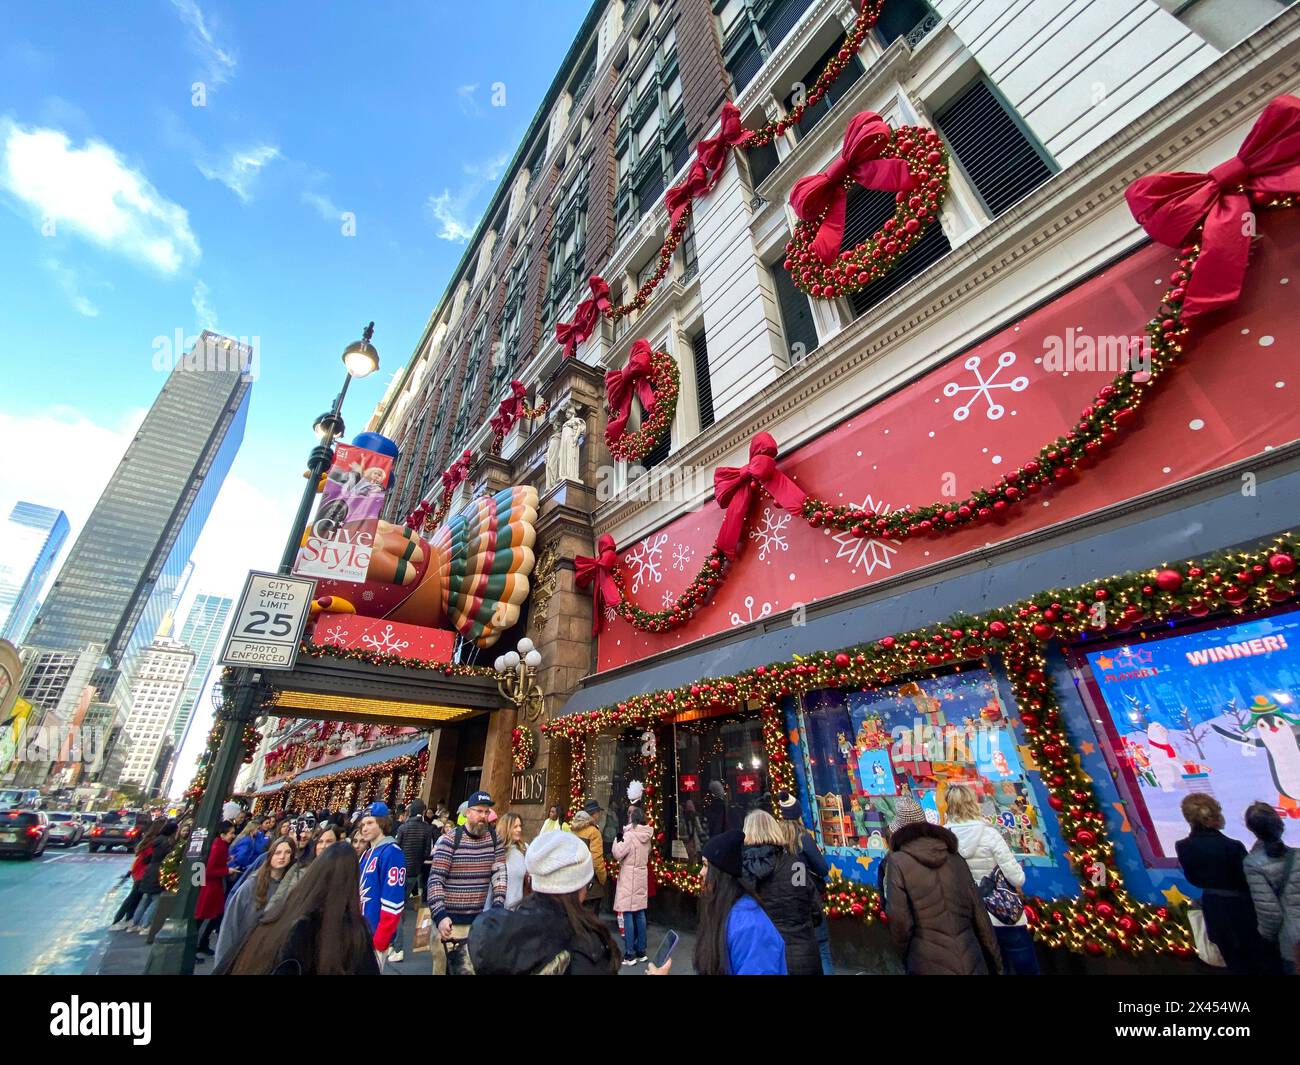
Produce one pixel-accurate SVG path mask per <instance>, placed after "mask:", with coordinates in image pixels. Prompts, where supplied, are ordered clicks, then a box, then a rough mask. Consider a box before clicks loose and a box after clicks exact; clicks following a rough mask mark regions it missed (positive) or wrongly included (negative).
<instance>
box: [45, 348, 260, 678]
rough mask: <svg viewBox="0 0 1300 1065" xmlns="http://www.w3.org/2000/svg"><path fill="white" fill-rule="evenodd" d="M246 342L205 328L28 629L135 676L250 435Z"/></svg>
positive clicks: (55, 645)
mask: <svg viewBox="0 0 1300 1065" xmlns="http://www.w3.org/2000/svg"><path fill="white" fill-rule="evenodd" d="M251 359H252V351H251V349H249V348H247V347H245V346H242V345H240V344H238V343H236V342H235V341H233V340H230V339H228V338H226V337H220V336H217V335H216V334H214V333H209V332H204V333H203V335H202V336H201V337H200V338H199V341H198V343H197V344H196V345H195V347H194V349H193V350H192V351H191V352H190V353H189V355H187V356H186V357H185V358H183V359H181V360H179V362H178V363H177V365H176V368H175V369H174V370H172V372H171V374H170V375H169V376H168V378H167V381H166V383H165V384H164V385H163V388H162V392H161V393H160V394H159V396H158V398H157V399H156V400H155V401H154V404H153V406H152V407H151V408H150V410H149V413H148V414H147V415H146V416H145V419H144V423H143V424H142V425H141V426H140V430H139V432H137V433H136V435H135V439H134V440H132V441H131V443H130V445H129V446H128V447H127V449H126V454H125V455H123V457H122V461H121V462H120V463H119V464H118V467H117V470H116V471H115V472H114V473H113V476H112V477H111V478H110V480H109V482H108V486H107V487H106V488H105V489H104V493H103V495H101V496H100V497H99V502H98V503H96V504H95V509H94V510H93V511H92V512H91V515H90V517H89V519H88V520H87V521H86V526H85V528H83V529H82V530H81V533H80V535H79V536H78V537H77V540H76V543H74V544H73V546H72V550H71V552H70V553H69V555H68V560H67V561H66V562H65V563H64V565H63V569H62V570H61V571H60V572H59V575H58V577H57V578H56V579H55V581H54V585H53V587H52V588H51V589H50V594H49V596H48V597H47V598H46V600H45V602H44V604H43V605H42V607H41V609H40V612H39V613H38V614H37V615H36V620H35V621H34V622H33V623H32V627H31V629H30V631H29V632H28V634H27V640H26V642H27V644H28V645H29V646H35V647H48V648H75V647H82V646H84V645H86V644H92V643H93V644H102V645H103V646H104V648H105V657H106V658H107V659H108V661H109V663H110V664H111V666H112V667H114V668H116V669H121V670H123V671H125V672H126V673H127V675H128V676H129V675H130V673H131V670H132V665H133V662H134V660H135V658H136V656H137V655H138V654H139V652H140V651H141V650H143V649H144V648H145V647H147V646H148V645H149V644H150V643H152V642H153V639H154V637H155V635H156V634H157V632H158V628H159V625H160V624H161V622H162V620H163V617H164V615H165V614H166V612H167V608H168V605H169V604H170V603H171V600H172V597H173V595H175V593H176V589H177V587H178V585H179V583H180V580H181V577H182V574H183V573H184V571H185V566H186V564H187V563H188V562H189V559H190V554H191V553H192V552H193V550H194V545H195V543H196V542H197V540H198V538H199V533H200V532H202V530H203V525H204V523H205V522H206V521H207V518H208V514H209V513H210V512H211V510H212V503H213V501H214V500H215V499H216V496H217V493H218V492H219V491H220V490H221V485H222V483H223V482H224V481H225V478H226V474H227V473H228V472H229V471H230V466H231V463H232V462H233V461H234V458H235V454H236V453H237V452H238V450H239V445H240V443H241V442H242V441H243V438H244V424H245V421H246V420H247V417H248V400H249V393H250V390H251V387H252V378H251V376H250V375H249V374H248V373H247V372H246V370H247V368H248V367H249V365H250V364H251Z"/></svg>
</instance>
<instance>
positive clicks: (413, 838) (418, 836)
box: [394, 817, 436, 882]
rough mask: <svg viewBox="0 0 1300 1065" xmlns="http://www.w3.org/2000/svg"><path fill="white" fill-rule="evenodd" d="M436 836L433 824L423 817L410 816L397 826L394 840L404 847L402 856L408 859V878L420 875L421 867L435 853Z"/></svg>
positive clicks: (408, 879)
mask: <svg viewBox="0 0 1300 1065" xmlns="http://www.w3.org/2000/svg"><path fill="white" fill-rule="evenodd" d="M435 838H436V833H435V832H434V828H433V825H431V824H430V823H429V822H428V821H426V820H425V819H424V818H423V817H408V818H407V819H406V820H405V821H403V822H402V823H401V824H400V825H399V826H398V828H397V835H396V836H395V837H394V841H395V842H396V843H397V845H398V846H399V847H401V848H402V857H404V858H405V859H406V879H407V881H408V882H409V881H410V879H411V877H413V876H417V875H419V872H420V867H421V866H422V865H423V864H424V863H425V861H426V860H427V859H428V857H429V855H430V854H431V853H433V843H434V839H435Z"/></svg>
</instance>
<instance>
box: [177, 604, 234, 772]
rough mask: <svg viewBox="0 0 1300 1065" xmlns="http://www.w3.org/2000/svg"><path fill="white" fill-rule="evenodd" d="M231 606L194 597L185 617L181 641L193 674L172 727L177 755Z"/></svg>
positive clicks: (217, 648) (206, 679)
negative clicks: (190, 656) (191, 657)
mask: <svg viewBox="0 0 1300 1065" xmlns="http://www.w3.org/2000/svg"><path fill="white" fill-rule="evenodd" d="M233 604H234V600H232V599H230V598H228V597H226V596H220V595H196V596H195V597H194V605H193V606H191V607H190V612H189V613H188V614H186V615H185V624H184V625H182V626H181V633H180V641H181V643H183V644H185V646H186V647H188V648H189V649H190V650H191V651H193V652H194V670H193V672H191V673H190V679H189V682H188V683H187V684H186V685H185V691H184V693H183V694H182V695H181V704H180V708H179V709H178V710H177V711H176V720H175V722H174V723H173V724H172V744H173V746H174V747H175V748H176V750H178V751H179V750H180V749H181V744H182V743H183V742H184V740H185V732H186V729H188V728H189V724H190V718H191V717H193V715H194V705H195V703H197V702H198V700H199V696H200V695H202V694H203V688H204V686H205V685H206V684H207V683H208V675H209V674H210V673H211V672H212V661H213V659H214V658H216V656H217V651H218V650H220V648H221V636H222V633H223V632H224V631H225V628H226V617H227V615H228V614H229V613H230V608H231V606H232V605H233Z"/></svg>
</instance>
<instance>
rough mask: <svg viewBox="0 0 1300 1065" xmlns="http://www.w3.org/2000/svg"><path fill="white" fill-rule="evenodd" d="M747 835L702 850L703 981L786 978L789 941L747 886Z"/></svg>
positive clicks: (699, 940)
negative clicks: (744, 875) (744, 854)
mask: <svg viewBox="0 0 1300 1065" xmlns="http://www.w3.org/2000/svg"><path fill="white" fill-rule="evenodd" d="M744 845H745V833H743V832H740V831H731V832H723V833H721V834H719V835H716V836H713V837H712V838H711V839H710V840H709V841H708V843H706V844H705V845H704V847H703V848H702V849H701V851H700V856H701V857H702V858H703V859H704V869H703V871H702V872H703V876H704V890H703V891H702V892H701V894H700V911H699V913H700V919H699V930H698V931H697V933H696V937H695V971H696V973H698V974H699V975H701V976H785V975H786V967H785V940H783V939H782V938H781V933H780V932H778V931H777V930H776V925H774V924H773V923H772V921H771V918H769V917H768V916H767V914H766V912H764V910H763V907H762V906H761V905H760V904H759V901H758V899H756V898H755V897H754V895H753V894H752V893H751V892H750V891H749V889H748V888H746V887H745V885H744V884H743V883H742V882H741V879H740V873H741V851H742V849H743V848H744Z"/></svg>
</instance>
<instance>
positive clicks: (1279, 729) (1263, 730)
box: [1211, 695, 1300, 818]
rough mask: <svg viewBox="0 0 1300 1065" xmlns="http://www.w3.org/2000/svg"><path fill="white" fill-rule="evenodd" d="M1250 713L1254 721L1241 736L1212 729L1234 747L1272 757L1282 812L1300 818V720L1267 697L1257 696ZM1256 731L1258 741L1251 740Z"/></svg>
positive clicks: (1216, 727)
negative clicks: (1298, 730)
mask: <svg viewBox="0 0 1300 1065" xmlns="http://www.w3.org/2000/svg"><path fill="white" fill-rule="evenodd" d="M1247 709H1248V710H1249V711H1250V716H1251V720H1250V723H1249V724H1248V725H1247V726H1246V727H1245V728H1243V729H1242V730H1241V732H1230V731H1228V730H1227V729H1225V728H1221V727H1220V726H1218V725H1213V726H1211V727H1212V728H1213V729H1214V731H1215V732H1217V733H1218V734H1219V735H1220V736H1223V737H1225V738H1227V739H1230V740H1232V741H1233V742H1234V743H1242V744H1246V745H1248V746H1251V747H1258V748H1261V749H1262V750H1263V751H1264V752H1265V753H1266V754H1267V755H1268V765H1269V770H1270V771H1271V772H1272V774H1273V785H1274V787H1276V788H1277V793H1278V799H1277V808H1278V810H1279V812H1280V813H1281V814H1282V815H1283V816H1284V817H1294V818H1300V745H1297V742H1296V733H1295V728H1294V727H1293V726H1295V725H1300V718H1296V717H1292V716H1291V715H1290V714H1288V713H1286V712H1285V711H1284V710H1283V709H1282V708H1281V707H1280V706H1278V705H1277V703H1275V702H1272V701H1271V700H1270V699H1269V698H1268V696H1266V695H1256V696H1255V701H1254V702H1253V703H1252V704H1251V705H1250V706H1249V707H1247ZM1252 730H1253V731H1254V732H1255V733H1256V738H1251V736H1250V733H1251V731H1252Z"/></svg>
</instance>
